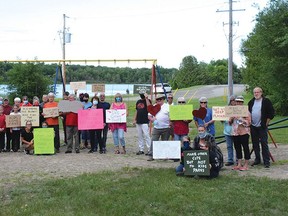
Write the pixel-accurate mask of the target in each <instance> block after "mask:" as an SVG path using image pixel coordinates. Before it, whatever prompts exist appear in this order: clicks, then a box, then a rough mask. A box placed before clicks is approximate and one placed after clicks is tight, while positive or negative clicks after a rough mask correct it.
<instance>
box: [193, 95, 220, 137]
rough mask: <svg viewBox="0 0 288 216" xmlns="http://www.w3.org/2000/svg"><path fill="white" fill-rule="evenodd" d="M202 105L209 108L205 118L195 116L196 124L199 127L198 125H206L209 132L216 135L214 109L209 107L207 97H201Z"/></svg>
mask: <svg viewBox="0 0 288 216" xmlns="http://www.w3.org/2000/svg"><path fill="white" fill-rule="evenodd" d="M199 103H200V107H203V108H205V109H206V110H207V114H206V116H205V118H204V119H201V118H198V117H195V116H194V121H195V125H196V127H197V128H198V125H204V126H205V128H206V130H207V132H208V133H209V134H211V135H213V136H215V126H214V120H212V109H211V108H208V106H207V104H208V99H207V98H206V97H201V98H200V99H199Z"/></svg>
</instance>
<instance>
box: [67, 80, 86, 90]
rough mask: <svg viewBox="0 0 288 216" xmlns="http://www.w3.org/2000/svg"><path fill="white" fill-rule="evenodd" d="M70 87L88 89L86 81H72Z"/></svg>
mask: <svg viewBox="0 0 288 216" xmlns="http://www.w3.org/2000/svg"><path fill="white" fill-rule="evenodd" d="M70 89H72V90H79V89H84V90H86V82H85V81H83V82H70Z"/></svg>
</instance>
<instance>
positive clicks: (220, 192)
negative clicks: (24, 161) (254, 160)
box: [0, 168, 288, 216]
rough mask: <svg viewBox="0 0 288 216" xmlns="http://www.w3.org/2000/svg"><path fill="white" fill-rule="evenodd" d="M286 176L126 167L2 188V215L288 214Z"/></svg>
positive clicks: (0, 213)
mask: <svg viewBox="0 0 288 216" xmlns="http://www.w3.org/2000/svg"><path fill="white" fill-rule="evenodd" d="M287 183H288V181H287V180H270V179H267V178H256V177H243V176H242V177H240V176H238V175H237V174H230V175H228V176H220V177H218V178H217V179H213V180H207V179H202V178H200V179H194V178H189V177H176V176H175V173H174V170H171V169H138V168H133V169H132V168H126V169H124V170H122V171H118V172H116V173H114V172H103V173H98V174H89V175H88V174H87V175H81V176H78V177H75V178H69V179H65V180H64V179H59V180H49V181H45V182H32V183H31V184H28V185H19V186H17V187H15V188H12V189H11V190H10V191H9V192H6V193H5V194H3V192H1V206H2V207H1V211H0V215H11V216H13V215H287V212H288V206H287V203H286V202H287V198H288V195H287V193H286V191H287V190H288V184H287Z"/></svg>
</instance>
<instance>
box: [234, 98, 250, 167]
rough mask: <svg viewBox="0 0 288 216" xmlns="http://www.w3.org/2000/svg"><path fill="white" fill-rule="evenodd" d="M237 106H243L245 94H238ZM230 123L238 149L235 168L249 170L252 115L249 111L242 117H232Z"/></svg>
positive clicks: (235, 146) (236, 148) (236, 149)
mask: <svg viewBox="0 0 288 216" xmlns="http://www.w3.org/2000/svg"><path fill="white" fill-rule="evenodd" d="M235 101H236V106H243V103H244V98H243V96H237V97H236V99H235ZM229 123H230V124H231V125H232V135H233V142H234V148H235V151H236V157H237V160H238V162H237V165H236V166H234V168H233V170H240V171H244V170H248V165H249V159H250V151H249V136H250V124H251V115H250V113H248V116H240V117H231V118H230V119H229ZM242 148H243V151H244V159H245V161H244V165H243V164H242V160H243V155H242Z"/></svg>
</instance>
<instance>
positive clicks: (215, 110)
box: [212, 106, 229, 121]
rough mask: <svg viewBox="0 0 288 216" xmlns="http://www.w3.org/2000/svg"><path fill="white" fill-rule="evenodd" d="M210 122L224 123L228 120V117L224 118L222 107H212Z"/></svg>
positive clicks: (224, 113)
mask: <svg viewBox="0 0 288 216" xmlns="http://www.w3.org/2000/svg"><path fill="white" fill-rule="evenodd" d="M212 120H215V121H226V120H229V117H227V116H226V112H225V107H224V106H222V107H221V106H213V107H212Z"/></svg>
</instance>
